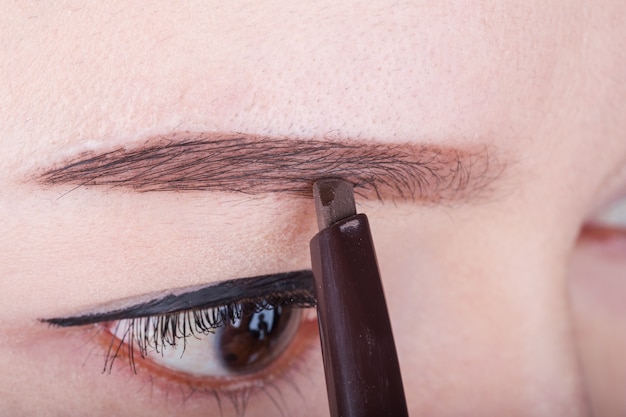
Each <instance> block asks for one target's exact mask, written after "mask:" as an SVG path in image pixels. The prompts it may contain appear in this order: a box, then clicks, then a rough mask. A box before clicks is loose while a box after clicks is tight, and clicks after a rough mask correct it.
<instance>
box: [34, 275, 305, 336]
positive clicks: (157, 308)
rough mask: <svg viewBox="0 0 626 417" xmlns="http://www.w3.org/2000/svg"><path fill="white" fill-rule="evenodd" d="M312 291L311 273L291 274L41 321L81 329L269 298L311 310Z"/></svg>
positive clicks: (230, 281) (254, 278)
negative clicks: (105, 322) (103, 323)
mask: <svg viewBox="0 0 626 417" xmlns="http://www.w3.org/2000/svg"><path fill="white" fill-rule="evenodd" d="M313 287H314V284H313V273H312V272H311V271H310V270H302V271H293V272H285V273H279V274H270V275H261V276H258V277H250V278H242V279H233V280H228V281H223V282H219V283H216V284H214V285H210V286H208V287H204V288H201V289H198V290H193V291H189V292H184V293H181V294H168V295H166V296H164V297H161V298H156V299H153V300H150V301H146V302H144V303H140V304H136V305H133V306H130V307H126V308H120V309H115V310H112V311H107V312H101V313H100V312H98V313H90V314H82V315H78V316H74V317H61V318H52V319H43V320H41V321H42V322H44V323H49V324H52V325H55V326H59V327H70V326H82V325H86V324H95V323H100V322H104V321H112V320H123V319H133V318H139V317H146V316H151V315H159V314H168V313H176V312H181V311H185V310H191V309H206V308H213V307H220V306H223V305H228V304H231V303H234V302H237V303H245V302H254V301H263V300H267V299H271V298H280V301H281V304H282V305H294V306H300V307H312V306H315V304H316V300H315V296H314V289H313Z"/></svg>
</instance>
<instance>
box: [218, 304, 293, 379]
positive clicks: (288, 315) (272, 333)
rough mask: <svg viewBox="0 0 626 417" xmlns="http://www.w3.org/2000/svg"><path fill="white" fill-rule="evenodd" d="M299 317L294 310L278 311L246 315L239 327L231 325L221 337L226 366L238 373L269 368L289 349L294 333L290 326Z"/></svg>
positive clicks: (219, 336)
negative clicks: (273, 361) (269, 365)
mask: <svg viewBox="0 0 626 417" xmlns="http://www.w3.org/2000/svg"><path fill="white" fill-rule="evenodd" d="M298 317H299V316H298V315H297V314H293V309H292V308H291V307H275V308H267V309H264V310H261V311H258V312H254V313H249V314H242V316H241V319H239V320H237V323H236V326H235V325H233V323H231V322H228V323H227V324H225V325H224V327H222V328H221V329H220V330H219V331H218V334H217V336H218V341H217V351H218V356H219V358H220V359H221V361H222V363H223V365H224V366H225V367H227V368H228V369H230V370H231V371H235V372H242V371H246V372H250V371H254V370H255V369H258V368H261V367H263V366H264V365H267V364H268V363H270V362H271V361H272V360H274V359H275V358H276V357H277V356H278V355H279V354H280V353H281V352H282V350H283V349H284V348H285V347H286V345H287V343H285V342H289V340H290V337H291V336H293V333H294V331H288V330H290V328H294V326H293V325H291V326H288V325H289V324H290V323H292V322H293V319H294V318H296V319H297V318H298ZM295 329H297V326H295ZM295 329H294V330H295ZM286 330H287V331H286ZM281 348H282V349H281Z"/></svg>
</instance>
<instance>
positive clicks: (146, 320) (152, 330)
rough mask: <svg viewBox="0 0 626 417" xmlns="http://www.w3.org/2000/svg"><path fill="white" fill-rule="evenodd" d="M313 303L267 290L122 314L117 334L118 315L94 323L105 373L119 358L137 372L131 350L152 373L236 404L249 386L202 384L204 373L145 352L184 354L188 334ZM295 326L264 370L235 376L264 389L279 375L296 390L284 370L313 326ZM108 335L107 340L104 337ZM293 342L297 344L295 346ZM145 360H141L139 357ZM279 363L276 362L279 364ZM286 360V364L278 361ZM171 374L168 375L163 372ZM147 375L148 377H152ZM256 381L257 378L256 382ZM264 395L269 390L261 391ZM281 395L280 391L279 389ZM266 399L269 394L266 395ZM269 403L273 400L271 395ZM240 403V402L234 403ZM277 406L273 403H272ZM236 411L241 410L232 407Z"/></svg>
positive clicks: (291, 364)
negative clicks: (177, 350) (172, 366)
mask: <svg viewBox="0 0 626 417" xmlns="http://www.w3.org/2000/svg"><path fill="white" fill-rule="evenodd" d="M314 305H315V302H314V300H312V299H311V298H310V297H306V296H302V295H300V294H296V295H286V294H276V295H270V296H267V297H265V298H263V299H256V300H239V301H236V302H233V303H230V304H227V305H221V306H215V307H210V308H201V309H193V310H185V311H180V312H174V313H167V314H163V315H158V316H154V315H153V316H146V317H139V318H132V319H125V321H126V323H127V325H126V326H124V327H125V330H124V332H123V335H122V336H121V337H120V335H118V334H116V330H119V326H120V325H121V322H122V321H121V320H120V321H116V322H105V323H101V324H99V325H98V326H99V327H100V329H101V330H102V329H103V330H105V331H104V336H105V339H103V342H105V343H106V345H107V347H105V351H106V352H105V362H104V367H103V372H104V373H111V371H112V369H113V365H114V363H115V361H116V359H117V358H118V357H125V358H126V359H128V363H129V366H130V370H131V371H132V373H134V374H137V363H136V354H137V352H139V356H140V358H141V359H142V364H143V365H145V367H146V368H148V371H150V368H152V371H153V373H156V374H163V376H164V377H165V378H166V379H168V380H170V381H168V382H169V383H171V382H172V381H171V380H175V381H176V382H178V383H181V382H184V383H186V384H187V385H188V386H189V388H190V389H191V390H192V391H193V392H198V391H206V392H209V393H210V394H211V396H214V397H215V398H216V399H217V402H218V405H220V407H221V400H220V398H219V395H220V394H227V395H228V397H229V398H230V400H231V402H232V403H233V405H234V406H235V408H236V409H237V408H238V407H240V406H242V404H245V403H246V402H247V401H248V399H249V398H248V397H249V395H250V394H251V392H250V391H251V390H250V389H247V390H243V389H241V387H240V385H241V384H233V385H234V386H235V388H234V389H232V388H230V387H228V388H226V387H210V388H208V389H204V388H203V387H202V385H203V381H202V379H203V378H200V377H190V378H186V377H184V376H183V375H176V372H175V371H164V370H163V369H158V368H160V365H158V364H156V363H154V362H152V361H150V360H149V359H147V358H146V357H147V354H148V352H149V351H151V350H154V351H156V352H157V353H159V352H162V351H163V349H164V348H167V347H169V346H180V345H181V344H182V346H183V354H184V351H185V347H186V343H187V340H188V338H190V337H196V338H199V337H200V336H204V335H208V334H210V333H214V332H215V331H217V330H218V329H220V328H221V327H222V326H224V325H225V324H227V323H228V322H229V321H230V322H234V321H235V320H237V319H240V318H241V317H242V316H244V315H247V314H253V313H258V312H260V311H262V310H268V309H277V308H279V307H294V308H309V307H313V306H314ZM298 326H299V328H298V330H296V332H295V334H294V336H293V339H292V340H291V341H289V347H287V348H286V350H285V351H284V352H282V353H281V354H279V356H278V357H277V358H276V359H275V360H273V361H272V363H270V364H269V365H268V366H267V369H263V370H262V371H257V372H252V373H250V375H246V376H242V377H241V378H239V379H242V380H246V379H253V378H254V379H255V384H254V387H253V388H259V389H260V390H262V391H265V390H264V388H263V386H262V385H263V384H267V385H270V386H271V387H273V388H274V389H275V390H277V389H278V388H277V387H276V385H275V383H274V382H272V381H273V380H276V379H278V378H281V377H284V378H285V379H287V380H288V382H289V384H290V385H291V386H292V387H294V389H295V390H296V391H298V389H297V387H295V385H294V384H293V382H292V381H290V380H289V377H288V376H287V371H290V370H291V368H295V367H296V365H297V363H298V362H300V359H302V356H304V352H303V351H304V350H305V348H306V347H310V346H312V345H313V344H312V343H311V339H312V338H313V337H315V338H317V325H316V323H315V321H313V320H309V321H308V322H305V320H301V322H300V323H299V324H298ZM299 338H300V339H306V340H304V341H303V342H304V343H296V342H297V341H298V339H299ZM106 339H108V342H106ZM292 345H297V346H296V347H294V346H292ZM290 351H295V352H290ZM283 356H289V357H290V358H289V360H287V361H281V360H280V359H281V357H283ZM144 359H145V361H144ZM279 362H281V363H279ZM283 362H286V363H283ZM168 374H172V375H168ZM151 380H152V377H151ZM257 380H261V385H259V384H258V381H257ZM270 380H272V381H270ZM265 394H266V395H268V396H269V395H270V394H268V393H267V392H265ZM237 395H239V396H240V397H241V398H240V399H239V400H237V399H235V396H237ZM279 396H280V394H279ZM270 399H271V398H270ZM272 402H275V401H274V400H273V399H272ZM236 403H239V404H240V405H239V406H236V405H235V404H236ZM276 405H277V406H278V404H276ZM237 413H238V414H239V413H240V411H237Z"/></svg>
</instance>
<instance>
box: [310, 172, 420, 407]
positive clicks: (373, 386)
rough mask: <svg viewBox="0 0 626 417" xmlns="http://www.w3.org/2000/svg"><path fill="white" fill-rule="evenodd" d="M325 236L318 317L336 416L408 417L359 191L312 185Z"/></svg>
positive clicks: (328, 182) (320, 245) (317, 249)
mask: <svg viewBox="0 0 626 417" xmlns="http://www.w3.org/2000/svg"><path fill="white" fill-rule="evenodd" d="M313 196H314V199H315V209H316V210H315V211H316V213H317V221H318V226H319V229H320V232H319V233H318V234H316V235H315V236H314V237H313V239H311V244H310V246H311V265H312V268H313V275H314V278H315V292H316V297H317V314H318V324H319V329H320V341H321V344H322V359H323V362H324V374H325V376H326V391H327V393H328V402H329V406H330V414H331V416H332V417H384V416H388V417H402V416H408V411H407V407H406V399H405V396H404V387H403V385H402V376H401V374H400V365H399V363H398V356H397V354H396V347H395V343H394V340H393V334H392V331H391V322H390V320H389V314H388V312H387V304H386V303H385V296H384V293H383V287H382V283H381V280H380V274H379V272H378V265H377V263H376V254H375V252H374V244H373V242H372V236H371V233H370V228H369V223H368V220H367V217H366V216H365V215H364V214H356V205H355V202H354V192H353V186H352V184H351V183H349V182H347V181H343V180H340V179H323V180H319V181H317V182H316V183H315V184H314V186H313Z"/></svg>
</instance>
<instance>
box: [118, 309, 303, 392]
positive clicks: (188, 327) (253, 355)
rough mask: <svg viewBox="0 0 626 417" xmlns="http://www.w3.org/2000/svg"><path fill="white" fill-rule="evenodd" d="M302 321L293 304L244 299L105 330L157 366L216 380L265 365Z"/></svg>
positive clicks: (278, 353)
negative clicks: (252, 301)
mask: <svg viewBox="0 0 626 417" xmlns="http://www.w3.org/2000/svg"><path fill="white" fill-rule="evenodd" d="M302 321H303V314H302V309H300V308H298V307H292V306H288V305H287V306H280V305H279V306H274V305H259V304H257V303H247V304H236V305H234V306H233V307H221V308H217V309H216V308H212V309H208V310H200V311H186V312H180V313H174V314H167V315H162V316H156V317H144V318H136V319H126V320H119V321H117V322H113V323H109V324H108V325H107V328H108V331H109V332H110V333H111V334H112V335H113V336H114V337H115V338H116V339H117V344H118V345H119V344H120V343H124V344H126V345H127V349H128V348H130V349H133V348H136V349H137V350H138V352H139V353H140V355H141V357H142V358H145V359H147V360H149V361H151V362H152V363H153V364H154V365H156V366H158V367H162V368H165V369H167V370H169V371H172V372H177V373H181V374H186V375H188V376H192V377H201V378H207V379H211V378H212V379H215V380H218V379H224V378H226V377H230V378H231V379H233V377H236V376H243V375H249V374H254V373H259V372H261V371H263V370H264V369H265V368H267V367H269V366H270V365H271V364H272V362H274V361H275V360H276V359H277V358H278V357H280V356H281V355H282V354H283V353H284V352H285V350H286V349H287V347H288V346H289V345H290V343H291V342H292V341H293V339H294V338H295V337H296V334H297V333H298V330H299V328H300V327H301V325H302ZM129 344H134V345H135V346H132V347H131V346H128V345H129ZM113 345H115V343H113Z"/></svg>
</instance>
